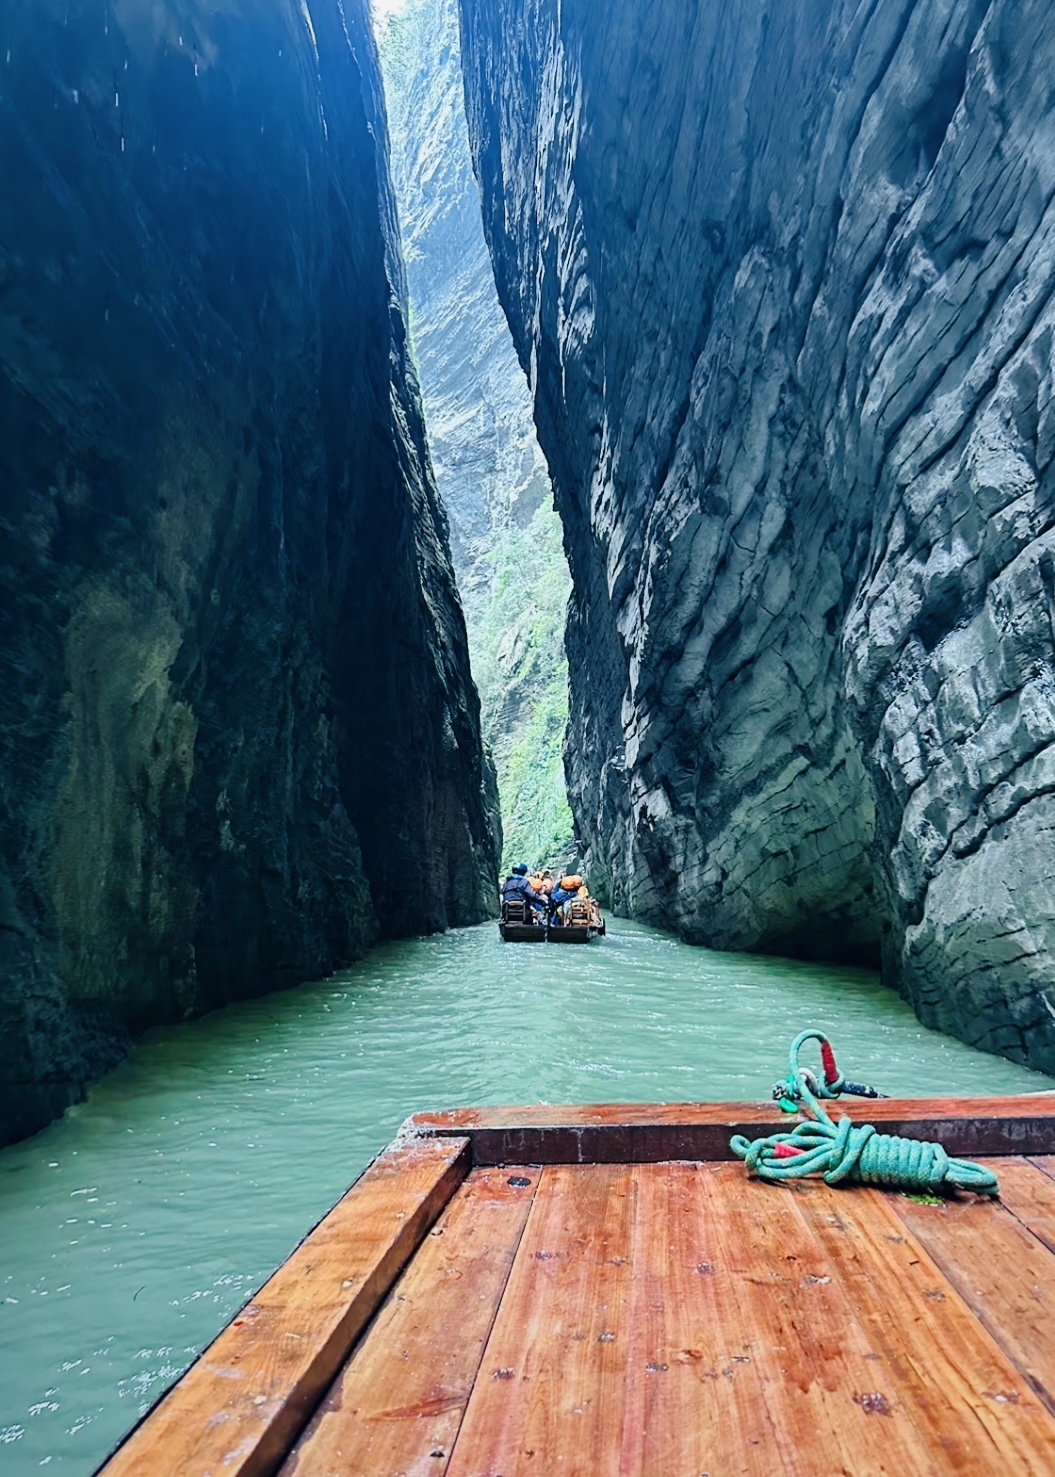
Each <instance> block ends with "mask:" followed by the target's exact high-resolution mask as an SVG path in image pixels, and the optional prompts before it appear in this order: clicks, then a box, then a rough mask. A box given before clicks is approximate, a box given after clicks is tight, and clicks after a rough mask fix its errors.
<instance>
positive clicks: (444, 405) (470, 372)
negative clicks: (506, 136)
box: [380, 0, 572, 866]
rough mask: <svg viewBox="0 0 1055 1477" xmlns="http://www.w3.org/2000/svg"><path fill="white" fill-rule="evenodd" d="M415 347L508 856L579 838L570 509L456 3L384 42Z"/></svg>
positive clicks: (556, 847)
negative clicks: (496, 203) (571, 734)
mask: <svg viewBox="0 0 1055 1477" xmlns="http://www.w3.org/2000/svg"><path fill="white" fill-rule="evenodd" d="M380 50H381V64H382V71H383V75H384V83H385V102H386V104H387V109H388V121H389V131H390V134H391V139H392V175H393V182H394V184H395V190H396V200H397V204H398V207H399V218H400V231H401V238H402V242H403V253H404V258H405V260H406V266H407V285H408V292H409V302H410V322H411V353H412V356H413V359H414V364H415V368H416V370H417V374H418V379H419V381H420V384H421V392H422V402H423V405H424V410H425V420H426V425H427V427H428V436H429V450H430V452H431V455H432V462H433V466H434V468H435V472H436V483H437V487H438V489H439V493H440V497H441V499H442V501H443V505H444V507H445V509H446V511H447V515H448V517H449V519H450V525H451V553H452V557H453V561H454V568H455V574H456V576H457V580H458V589H459V593H460V595H461V598H462V603H463V606H464V609H465V620H466V627H467V629H468V635H469V648H470V654H471V659H472V668H473V678H474V680H475V682H476V684H477V686H478V688H479V690H480V699H481V708H482V721H483V733H484V739H485V742H486V743H487V744H488V746H489V747H490V749H491V752H492V754H493V756H494V760H495V768H496V770H497V774H498V789H499V795H500V798H501V803H502V815H503V831H504V837H503V839H504V845H505V852H506V865H507V866H509V865H512V864H513V863H514V862H515V861H516V860H518V859H520V858H523V857H531V858H532V861H533V862H545V861H551V862H552V863H553V865H554V866H559V865H560V861H561V860H562V859H564V858H567V857H568V855H569V852H570V849H571V843H572V820H571V813H570V811H569V809H568V800H567V793H566V790H565V783H564V766H563V760H562V754H561V750H562V744H563V739H564V732H565V729H566V727H567V721H568V663H567V659H566V657H565V655H564V620H565V608H566V605H567V600H568V594H569V578H568V567H567V562H566V560H565V558H564V553H563V549H562V547H561V529H560V520H559V519H558V518H557V515H556V513H555V512H554V510H553V493H552V489H551V487H550V481H549V475H548V473H547V470H546V464H545V461H544V460H543V457H542V452H541V450H540V449H539V445H538V439H537V437H536V434H535V427H534V424H533V421H532V413H531V412H532V406H531V395H530V392H529V390H528V387H527V384H526V382H525V380H524V376H523V373H522V372H521V369H520V366H519V364H518V363H517V359H516V354H515V352H514V349H513V342H512V339H511V337H510V333H509V328H508V325H507V324H506V320H505V317H504V315H503V313H502V308H501V305H500V304H499V301H498V295H497V292H496V290H495V283H494V277H493V275H492V272H491V264H490V259H489V257H488V255H487V246H486V243H485V241H484V234H483V222H482V219H481V215H480V193H479V190H478V188H477V185H476V180H475V179H474V177H473V170H472V162H471V159H470V156H469V138H468V132H467V129H466V121H465V105H464V90H463V86H462V71H461V54H460V50H459V36H458V6H457V0H405V3H403V4H402V5H400V6H399V7H398V8H397V9H396V10H394V11H393V12H391V13H390V15H389V16H388V19H387V24H386V26H385V30H384V33H383V40H382V44H381V48H380Z"/></svg>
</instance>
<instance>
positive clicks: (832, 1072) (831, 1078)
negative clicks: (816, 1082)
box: [821, 1041, 839, 1087]
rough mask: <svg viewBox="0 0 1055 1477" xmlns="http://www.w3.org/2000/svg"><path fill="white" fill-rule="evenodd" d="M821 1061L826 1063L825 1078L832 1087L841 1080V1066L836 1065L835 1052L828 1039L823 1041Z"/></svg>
mask: <svg viewBox="0 0 1055 1477" xmlns="http://www.w3.org/2000/svg"><path fill="white" fill-rule="evenodd" d="M821 1061H822V1062H823V1063H824V1080H825V1082H827V1084H828V1086H829V1087H831V1085H832V1083H833V1082H838V1080H839V1068H838V1067H837V1066H836V1065H835V1052H834V1051H832V1048H831V1043H830V1042H828V1041H822V1042H821Z"/></svg>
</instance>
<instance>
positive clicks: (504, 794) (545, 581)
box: [466, 505, 572, 868]
mask: <svg viewBox="0 0 1055 1477" xmlns="http://www.w3.org/2000/svg"><path fill="white" fill-rule="evenodd" d="M485 558H486V564H487V566H488V568H489V576H490V577H489V579H488V580H487V581H486V586H485V588H484V589H483V591H482V592H481V593H480V594H479V595H478V596H477V597H476V598H475V599H474V598H472V597H470V598H469V599H467V601H466V618H467V622H468V626H469V646H470V653H471V658H472V666H473V675H474V677H475V678H476V684H477V687H478V688H479V690H480V699H481V703H482V706H483V728H484V736H485V739H486V740H487V742H488V743H489V744H490V746H491V750H492V753H493V754H494V760H495V767H496V769H497V771H498V790H499V794H500V796H501V801H502V823H503V827H504V830H505V844H504V850H503V865H504V866H505V867H507V868H508V867H509V866H510V865H512V863H514V862H517V861H526V862H528V863H529V864H531V865H535V864H536V863H539V864H540V863H543V862H546V861H550V860H554V859H556V858H557V857H559V856H560V855H561V854H562V853H564V852H566V851H567V850H568V848H569V845H570V843H571V839H572V819H571V811H570V810H569V808H568V798H567V792H566V790H565V785H564V764H563V760H562V757H561V746H562V744H563V741H564V730H565V728H566V726H567V722H568V662H567V658H566V656H565V654H564V615H565V608H566V606H567V603H568V593H569V589H570V581H569V577H568V566H567V563H566V561H565V558H564V551H563V549H562V547H561V534H560V521H559V519H558V518H557V515H556V514H555V513H554V512H553V510H552V508H550V507H549V506H548V505H543V506H542V507H540V508H539V509H537V511H536V512H535V514H534V516H533V518H532V520H531V522H530V523H529V524H528V526H527V527H526V528H517V527H516V526H515V525H513V524H508V525H506V526H501V525H500V526H497V527H496V528H495V529H494V530H493V541H492V545H491V548H490V550H489V552H488V554H487V555H486V556H485Z"/></svg>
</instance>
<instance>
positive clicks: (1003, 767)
mask: <svg viewBox="0 0 1055 1477" xmlns="http://www.w3.org/2000/svg"><path fill="white" fill-rule="evenodd" d="M461 14H462V20H463V46H464V55H465V62H466V87H467V97H468V105H469V118H470V133H471V137H472V141H473V148H474V155H475V159H476V164H477V168H478V171H479V176H480V180H481V185H482V189H483V194H484V201H485V221H486V227H487V230H488V234H489V243H490V247H491V251H492V255H493V258H494V263H495V271H496V277H497V280H498V284H499V290H500V294H501V296H502V300H503V304H504V306H505V308H506V311H507V314H508V316H509V319H510V323H511V325H512V328H513V333H514V336H515V338H516V341H517V346H518V351H519V354H520V358H521V360H522V362H523V363H524V364H525V365H526V366H528V367H529V370H530V376H531V383H532V386H533V389H534V393H535V401H536V419H537V422H538V425H539V430H540V437H541V440H542V444H543V448H544V450H545V452H546V455H547V458H548V461H549V466H550V470H551V473H552V475H553V479H554V485H555V488H556V495H557V501H558V506H559V509H560V511H561V514H562V516H563V519H564V524H565V529H566V538H567V543H568V547H569V551H570V556H571V565H572V575H573V580H574V587H575V594H574V600H573V608H572V612H571V618H570V622H569V628H568V646H569V654H570V657H571V676H572V718H571V732H570V738H569V744H568V749H567V767H568V773H569V779H570V784H571V790H572V804H573V809H574V811H575V814H576V818H577V823H578V826H579V828H580V830H581V831H582V832H583V834H584V835H585V836H586V837H588V839H589V843H590V853H591V855H590V865H591V870H592V872H593V873H594V874H597V873H598V872H599V870H600V869H601V868H604V869H606V870H607V872H608V876H609V886H610V891H611V895H612V900H613V901H614V902H615V903H616V904H617V905H618V906H619V907H621V908H624V909H628V910H629V911H631V912H632V913H635V914H637V915H638V916H641V917H644V918H647V919H650V920H653V921H656V922H667V923H670V924H672V925H674V926H676V927H677V928H678V929H679V930H680V931H681V933H682V934H683V935H684V936H685V937H687V938H690V939H695V940H700V941H706V942H709V943H712V944H716V945H719V946H722V947H727V948H735V949H766V950H780V951H787V952H793V953H798V954H806V955H816V954H821V955H830V956H832V957H835V958H840V959H864V960H869V959H875V958H878V957H880V956H881V957H882V960H883V964H884V969H885V972H886V975H887V977H888V978H889V979H890V980H891V982H892V983H894V984H896V985H897V987H898V988H900V989H901V990H902V991H903V992H904V993H905V994H906V995H907V997H908V998H909V999H910V1000H911V1001H912V1002H913V1004H914V1005H915V1007H916V1009H917V1011H918V1012H919V1014H920V1016H921V1017H922V1018H923V1019H924V1020H925V1021H926V1022H927V1023H929V1024H932V1025H935V1026H939V1027H942V1028H944V1029H947V1030H950V1031H954V1032H956V1033H958V1034H959V1035H961V1036H963V1037H964V1038H965V1039H967V1040H969V1041H972V1042H975V1043H977V1044H978V1045H981V1046H984V1047H987V1048H989V1049H992V1050H996V1051H1001V1052H1005V1053H1006V1054H1007V1055H1009V1056H1012V1057H1014V1058H1016V1059H1018V1060H1021V1061H1026V1062H1029V1063H1031V1064H1033V1065H1035V1066H1038V1067H1041V1068H1045V1069H1047V1070H1048V1071H1055V956H1053V946H1055V886H1053V861H1052V857H1053V852H1052V840H1053V829H1055V670H1053V619H1055V533H1053V531H1052V530H1053V511H1055V507H1053V505H1055V497H1053V493H1055V480H1053V472H1052V455H1053V450H1055V400H1053V394H1052V389H1053V381H1052V359H1053V356H1052V343H1053V337H1052V335H1053V329H1055V304H1053V301H1052V296H1053V288H1055V206H1053V194H1055V112H1053V110H1052V94H1051V78H1052V76H1053V75H1055V32H1053V31H1052V28H1051V25H1050V10H1049V7H1048V6H1046V5H1045V4H1043V3H1039V0H884V3H882V4H874V3H868V4H859V3H857V0H852V3H851V0H833V3H832V4H828V5H817V4H815V3H813V0H729V3H728V4H724V5H721V6H718V5H715V4H711V3H703V0H688V3H680V0H679V3H675V0H660V3H656V4H652V5H648V6H643V5H639V4H637V3H633V0H614V3H613V4H612V5H610V6H608V7H607V8H606V10H605V14H604V17H603V18H602V17H600V15H599V13H598V11H597V8H596V7H595V6H592V5H590V4H588V3H587V0H461Z"/></svg>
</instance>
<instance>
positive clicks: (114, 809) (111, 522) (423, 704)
mask: <svg viewBox="0 0 1055 1477" xmlns="http://www.w3.org/2000/svg"><path fill="white" fill-rule="evenodd" d="M3 46H4V49H5V51H6V61H5V64H4V66H3V69H2V71H0V150H2V154H3V158H4V163H5V187H4V190H3V192H2V198H0V324H2V333H0V426H2V433H0V465H2V480H3V488H4V491H3V506H2V520H3V521H2V529H3V560H2V563H3V570H2V582H0V618H2V623H3V639H2V647H0V651H2V655H0V663H2V671H0V705H2V708H0V712H2V743H3V749H2V758H0V837H2V850H0V977H2V982H0V1040H2V1046H0V1143H2V1142H6V1141H7V1140H9V1139H10V1138H13V1137H18V1136H19V1135H24V1134H26V1133H29V1132H32V1131H33V1130H35V1129H37V1128H39V1127H40V1126H41V1125H42V1124H44V1123H46V1122H47V1121H48V1119H49V1118H50V1117H52V1116H54V1115H55V1114H57V1113H61V1112H62V1110H63V1109H64V1108H65V1107H66V1106H67V1105H68V1104H69V1103H70V1102H72V1101H75V1100H76V1099H77V1097H79V1096H80V1095H81V1094H82V1093H83V1090H84V1087H85V1085H86V1083H87V1082H89V1081H90V1080H91V1079H92V1078H93V1077H96V1076H98V1075H99V1074H100V1072H101V1071H103V1070H105V1069H106V1068H107V1067H108V1066H110V1065H112V1064H113V1063H114V1062H115V1061H116V1060H117V1059H119V1057H120V1056H121V1055H122V1054H123V1053H124V1051H126V1050H127V1047H128V1044H129V1042H130V1040H131V1039H132V1037H134V1036H135V1035H138V1034H139V1033H140V1032H141V1031H142V1030H144V1029H145V1028H146V1027H147V1026H150V1025H155V1024H158V1023H163V1022H171V1021H176V1020H180V1019H182V1018H184V1017H185V1016H187V1015H190V1014H194V1013H199V1012H201V1011H204V1010H208V1009H210V1008H212V1007H214V1006H217V1005H220V1004H223V1003H226V1002H228V1001H231V1000H235V999H239V998H242V997H245V996H249V995H252V994H258V993H261V992H263V991H265V990H268V989H273V988H275V987H277V986H280V985H288V984H293V983H297V982H298V981H300V980H303V979H305V978H318V977H319V976H320V975H323V974H326V973H327V972H329V971H330V970H332V969H334V968H336V967H338V966H340V965H342V964H346V963H348V962H349V961H350V960H352V959H354V958H356V957H358V956H359V955H361V954H362V953H363V951H364V950H365V949H366V948H367V947H368V945H369V944H370V943H371V942H373V941H374V940H375V939H376V938H377V937H378V936H379V934H380V935H390V936H391V935H403V934H408V933H418V932H424V931H428V930H434V929H440V928H444V927H446V926H448V925H451V924H463V923H472V922H476V921H478V920H480V919H481V918H483V917H485V916H487V915H488V914H489V913H490V912H492V911H493V908H494V902H493V887H494V877H495V875H496V872H497V867H498V848H499V840H498V836H499V823H498V814H497V798H496V793H495V788H494V777H493V772H492V769H491V766H490V762H489V761H488V760H487V759H485V756H484V753H483V749H482V747H481V741H480V728H479V707H478V702H477V698H476V694H475V690H474V688H473V685H472V681H471V678H470V674H469V665H468V655H467V648H466V641H465V631H464V623H463V619H462V613H461V609H460V605H459V602H458V599H457V595H456V592H455V587H454V580H453V574H452V569H451V564H450V556H449V551H448V545H447V531H446V518H445V515H444V513H443V511H442V509H441V507H440V505H439V503H438V500H437V494H436V490H435V484H434V481H433V477H432V473H431V469H430V466H429V461H428V455H427V451H426V445H425V433H424V426H423V422H422V415H421V408H420V403H419V399H418V394H417V390H416V387H415V382H414V376H413V372H412V370H411V368H410V365H409V359H408V350H407V335H406V309H405V281H404V273H403V267H402V262H401V257H400V250H399V241H398V233H397V227H396V221H395V212H394V205H393V199H392V194H391V186H390V182H389V167H388V157H387V142H386V128H385V120H384V108H383V103H382V98H381V85H380V75H379V70H378V64H377V54H376V47H375V43H374V39H373V35H372V32H371V29H370V25H369V21H368V16H367V9H366V3H365V0H343V3H342V0H312V3H311V6H310V13H309V7H308V6H307V5H305V4H302V3H299V0H275V3H273V4H269V5H267V6H261V5H259V4H255V3H253V0H224V3H223V4H221V5H215V4H206V3H204V0H179V3H166V4H157V5H150V6H147V5H143V4H139V3H136V0H109V3H107V4H97V5H88V4H84V5H69V4H67V3H66V0H33V3H30V0H13V3H12V4H9V5H8V6H7V7H6V8H5V15H4V36H3Z"/></svg>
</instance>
